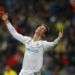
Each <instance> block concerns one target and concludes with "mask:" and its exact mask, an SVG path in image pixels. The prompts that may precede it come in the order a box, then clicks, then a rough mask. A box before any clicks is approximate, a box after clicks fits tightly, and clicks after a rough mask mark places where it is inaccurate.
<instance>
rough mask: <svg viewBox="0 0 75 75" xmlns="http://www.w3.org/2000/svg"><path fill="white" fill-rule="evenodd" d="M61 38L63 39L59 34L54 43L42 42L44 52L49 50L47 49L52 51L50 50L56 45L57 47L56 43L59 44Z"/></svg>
mask: <svg viewBox="0 0 75 75" xmlns="http://www.w3.org/2000/svg"><path fill="white" fill-rule="evenodd" d="M62 37H63V33H62V32H59V35H58V37H57V38H56V39H55V40H54V41H52V42H47V41H44V42H43V47H44V51H46V50H49V49H50V50H52V48H54V47H55V46H56V45H58V43H59V42H60V40H61V38H62Z"/></svg>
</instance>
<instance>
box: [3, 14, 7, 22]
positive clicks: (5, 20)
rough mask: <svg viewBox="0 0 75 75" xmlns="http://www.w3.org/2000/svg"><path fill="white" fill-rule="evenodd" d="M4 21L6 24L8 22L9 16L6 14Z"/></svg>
mask: <svg viewBox="0 0 75 75" xmlns="http://www.w3.org/2000/svg"><path fill="white" fill-rule="evenodd" d="M2 20H3V21H4V22H5V23H6V22H7V21H8V14H4V15H3V16H2Z"/></svg>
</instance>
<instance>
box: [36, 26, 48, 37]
mask: <svg viewBox="0 0 75 75" xmlns="http://www.w3.org/2000/svg"><path fill="white" fill-rule="evenodd" d="M46 31H47V29H46V27H45V26H44V25H41V26H39V27H38V28H37V29H36V31H35V34H36V35H38V36H41V37H43V36H45V32H46Z"/></svg>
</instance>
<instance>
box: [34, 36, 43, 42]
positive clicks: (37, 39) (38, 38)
mask: <svg viewBox="0 0 75 75" xmlns="http://www.w3.org/2000/svg"><path fill="white" fill-rule="evenodd" d="M33 40H34V41H39V40H42V37H40V36H38V35H34V36H33Z"/></svg>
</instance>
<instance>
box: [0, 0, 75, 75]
mask: <svg viewBox="0 0 75 75" xmlns="http://www.w3.org/2000/svg"><path fill="white" fill-rule="evenodd" d="M0 10H5V11H6V12H7V13H8V15H9V16H10V17H9V19H10V21H11V22H12V24H13V25H14V27H15V28H16V30H17V31H18V32H19V33H21V34H23V35H28V36H32V35H33V33H34V31H35V29H36V27H37V26H38V25H40V24H41V23H44V24H46V25H47V26H48V28H49V31H48V34H47V37H46V38H45V39H46V40H48V41H52V40H53V39H54V38H55V37H57V34H58V31H59V30H60V29H59V27H60V24H61V25H62V28H63V32H64V36H63V39H62V40H61V42H60V43H59V44H58V46H57V47H56V48H54V49H53V50H51V51H47V52H45V53H44V63H43V67H42V70H41V72H40V74H38V75H75V0H0ZM23 55H24V46H23V44H21V43H20V42H19V41H17V40H15V39H14V38H13V37H12V36H11V34H10V33H9V31H8V30H7V28H6V26H5V25H4V23H3V22H2V20H1V19H0V75H18V74H19V71H20V69H21V65H22V58H23Z"/></svg>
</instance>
